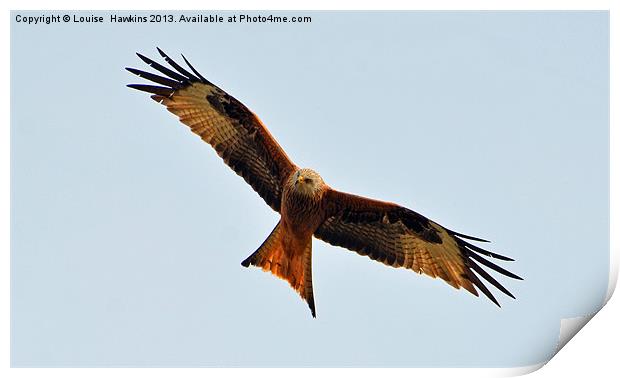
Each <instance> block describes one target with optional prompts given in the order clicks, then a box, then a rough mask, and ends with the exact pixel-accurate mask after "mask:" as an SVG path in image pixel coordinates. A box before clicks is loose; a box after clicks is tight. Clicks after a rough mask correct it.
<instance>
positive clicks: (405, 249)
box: [314, 188, 521, 306]
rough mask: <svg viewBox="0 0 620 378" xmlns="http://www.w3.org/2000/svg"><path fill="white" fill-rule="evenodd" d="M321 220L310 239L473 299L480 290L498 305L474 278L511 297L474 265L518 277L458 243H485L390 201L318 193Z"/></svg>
mask: <svg viewBox="0 0 620 378" xmlns="http://www.w3.org/2000/svg"><path fill="white" fill-rule="evenodd" d="M324 204H325V208H326V211H327V218H326V219H325V221H324V222H323V224H322V225H321V226H319V228H318V229H317V230H316V232H315V233H314V236H316V237H317V238H318V239H321V240H323V241H326V242H328V243H329V244H332V245H336V246H340V247H344V248H347V249H350V250H352V251H355V252H357V253H359V254H360V255H364V256H368V257H370V258H371V259H373V260H377V261H379V262H382V263H384V264H386V265H389V266H393V267H404V268H407V269H411V270H414V271H416V272H418V273H424V274H427V275H429V276H431V277H439V278H441V279H443V280H444V281H446V282H447V283H448V284H450V285H451V286H453V287H455V288H457V289H459V288H461V287H462V288H465V289H466V290H467V291H469V292H471V293H472V294H474V295H476V296H478V292H477V291H476V288H478V289H480V290H481V291H482V292H483V293H484V294H485V295H486V296H487V297H488V298H489V299H490V300H491V301H493V303H495V304H496V305H498V306H499V302H498V301H497V300H496V299H495V297H494V296H493V294H492V293H491V291H490V290H489V289H488V288H487V287H486V285H485V284H484V283H483V281H482V280H481V279H480V278H479V277H478V276H477V275H480V277H482V278H483V279H484V280H486V281H487V282H489V283H490V284H492V285H493V286H495V287H496V288H497V289H499V290H500V291H501V292H503V293H504V294H506V295H508V296H510V297H512V298H514V296H513V295H512V294H511V293H510V292H509V291H508V290H507V289H506V288H505V287H504V286H502V284H500V283H499V282H497V280H495V278H493V277H492V276H491V275H490V274H489V273H488V272H487V271H486V270H484V269H482V267H481V266H480V265H478V263H480V264H482V265H484V266H486V267H487V268H490V269H491V270H494V271H495V272H498V273H501V274H503V275H505V276H508V277H511V278H514V279H521V277H519V276H517V275H515V274H513V273H511V272H509V271H507V270H506V269H504V268H501V267H500V266H498V265H495V264H494V263H492V262H491V261H488V260H486V259H484V258H483V257H482V256H480V255H485V256H488V257H492V258H496V259H499V260H505V261H512V259H511V258H508V257H505V256H502V255H498V254H496V253H492V252H489V251H486V250H484V249H482V248H480V247H477V246H475V245H473V244H471V243H469V242H467V241H465V240H463V239H471V240H477V241H486V240H482V239H478V238H474V237H471V236H467V235H463V234H459V233H457V232H454V231H452V230H448V229H446V228H444V227H442V226H440V225H439V224H437V223H435V222H433V221H431V220H430V219H428V218H426V217H424V216H422V215H420V214H418V213H416V212H415V211H412V210H409V209H407V208H405V207H402V206H399V205H397V204H394V203H389V202H383V201H377V200H373V199H370V198H364V197H360V196H356V195H353V194H348V193H343V192H339V191H336V190H333V189H331V188H329V189H328V190H327V192H326V193H325V194H324Z"/></svg>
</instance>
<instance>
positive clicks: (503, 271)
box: [467, 253, 523, 280]
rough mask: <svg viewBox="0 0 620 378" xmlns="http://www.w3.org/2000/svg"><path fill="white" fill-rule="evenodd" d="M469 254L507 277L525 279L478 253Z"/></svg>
mask: <svg viewBox="0 0 620 378" xmlns="http://www.w3.org/2000/svg"><path fill="white" fill-rule="evenodd" d="M467 255H468V256H469V257H471V258H472V259H474V260H476V261H478V262H479V263H481V264H482V265H485V266H487V267H488V268H491V269H493V270H494V271H496V272H498V273H501V274H503V275H504V276H507V277H510V278H513V279H515V280H523V278H521V277H519V276H517V275H516V274H514V273H512V272H509V271H507V270H506V269H504V268H502V267H501V266H499V265H496V264H494V263H492V262H490V261H488V260H486V259H485V258H483V257H481V256H478V255H477V254H475V253H468V254H467Z"/></svg>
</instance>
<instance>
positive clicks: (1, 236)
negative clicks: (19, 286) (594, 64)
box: [0, 0, 620, 377]
mask: <svg viewBox="0 0 620 378" xmlns="http://www.w3.org/2000/svg"><path fill="white" fill-rule="evenodd" d="M3 3H4V4H7V5H8V7H7V12H6V13H5V17H3V18H2V19H1V21H0V22H1V25H2V28H1V30H2V38H1V43H2V48H3V51H5V52H7V51H10V17H8V16H9V13H8V12H9V10H10V9H24V10H27V9H69V10H74V9H75V10H77V9H87V10H91V9H92V10H108V9H118V10H128V9H134V10H145V9H215V10H233V9H240V10H242V9H245V10H261V9H286V10H311V9H325V10H340V9H366V10H375V9H386V10H402V9H418V10H562V9H565V10H609V11H610V18H611V20H610V21H611V39H610V42H611V46H610V48H611V51H610V57H611V65H610V66H611V67H612V68H613V67H617V66H618V63H619V62H620V61H619V60H618V46H617V41H618V40H619V38H618V27H616V25H615V24H614V23H615V22H617V20H619V19H620V18H619V17H618V14H620V11H619V6H618V5H617V4H616V3H617V2H616V1H613V0H607V1H603V0H598V1H597V0H590V1H585V0H584V1H577V0H572V1H571V0H555V1H554V0H538V1H533V0H522V1H507V0H506V1H499V0H496V1H492V0H486V1H483V0H478V1H471V0H470V1H463V0H461V1H458V0H452V1H449V0H444V1H441V0H435V1H431V0H427V1H422V0H418V1H416V0H412V1H408V2H405V1H392V0H382V1H380V2H376V1H375V2H371V1H361V0H358V1H355V2H347V1H340V0H315V1H296V2H287V1H275V0H270V1H261V2H253V1H247V0H246V1H241V0H237V1H235V0H231V1H191V0H175V1H174V2H170V1H164V0H151V1H149V2H148V3H147V2H142V3H140V2H137V1H130V0H108V1H105V2H103V1H99V2H97V3H89V4H88V7H85V6H84V2H83V1H76V0H73V1H70V0H65V1H54V2H53V4H51V3H52V2H50V1H40V0H39V1H14V0H9V1H5V2H3ZM172 5H173V6H172ZM352 6H354V8H352ZM4 56H5V59H2V60H1V63H0V64H1V65H2V68H3V72H5V76H4V77H5V80H4V84H5V90H4V91H3V92H2V99H3V101H2V102H1V104H2V105H1V106H2V113H1V114H2V115H3V116H4V120H5V122H4V123H3V125H4V126H3V127H2V129H1V131H0V133H1V134H0V135H1V139H0V169H1V170H2V175H1V176H0V177H2V180H3V181H2V184H3V185H0V197H1V198H2V201H0V210H1V211H2V214H3V215H4V216H3V217H2V218H0V243H1V244H0V245H1V246H2V260H3V261H2V263H0V306H1V311H0V336H1V337H0V376H3V377H22V376H32V375H44V376H46V377H48V376H49V377H72V376H83V375H85V374H86V375H87V376H92V377H100V376H107V375H109V374H114V375H115V376H120V377H136V376H148V377H163V376H168V375H171V374H174V375H175V376H181V377H182V376H203V375H204V374H209V375H212V374H214V375H217V376H224V377H226V376H237V375H241V374H243V375H245V374H252V375H257V376H259V377H260V376H267V375H269V376H270V377H271V376H290V375H292V374H295V375H296V376H301V377H304V376H310V375H313V376H314V375H315V374H339V375H340V374H349V373H350V374H352V375H353V374H354V375H355V376H358V375H361V376H362V377H364V376H371V375H372V376H374V375H376V374H380V375H385V374H388V375H390V376H407V377H409V376H411V375H413V374H422V376H424V377H426V376H431V377H435V376H452V375H453V374H456V373H458V375H459V376H474V377H480V376H506V375H519V374H525V373H528V372H531V371H534V370H536V369H538V367H540V366H530V367H523V368H515V369H414V370H412V369H372V370H364V369H348V370H346V371H343V370H340V369H338V370H337V369H311V370H303V369H210V370H209V371H207V372H205V371H204V370H202V369H165V370H164V369H88V370H87V371H86V370H85V369H9V364H10V359H9V352H10V339H9V332H10V323H9V299H10V297H9V294H10V287H9V284H10V281H9V268H10V264H9V243H10V241H9V235H10V233H9V223H10V218H9V207H10V193H9V164H10V161H9V157H10V153H9V151H10V128H9V125H10V112H9V110H10V102H9V101H10V92H9V90H8V87H7V85H8V83H10V70H9V59H8V54H5V55H4ZM610 79H611V83H610V84H611V86H610V91H611V93H610V111H611V114H610V124H611V130H610V141H617V140H618V138H619V137H620V134H619V133H618V125H617V111H616V110H615V109H617V108H618V102H617V89H618V84H619V82H618V80H619V79H618V75H616V74H615V71H614V70H613V69H612V70H611V77H610ZM616 144H617V142H616ZM610 153H611V166H610V169H611V172H610V180H611V181H610V185H611V188H610V193H611V198H610V205H611V214H610V216H611V219H610V229H611V230H610V231H611V232H610V237H611V240H610V247H611V261H610V282H609V288H608V294H607V299H608V300H609V298H611V295H612V294H613V291H614V289H615V286H616V281H617V277H618V261H619V258H618V255H619V250H618V236H617V234H614V233H613V230H617V229H618V217H617V214H618V200H617V195H614V193H618V190H619V189H620V187H619V186H618V173H619V171H618V168H620V165H619V164H618V162H619V160H618V159H619V156H620V155H619V152H618V150H617V149H614V148H610ZM617 302H618V300H614V301H612V304H610V305H608V306H606V308H604V309H603V310H602V311H601V313H602V315H600V318H601V319H599V315H597V316H596V318H595V319H596V320H594V322H593V323H597V324H592V325H588V326H587V327H586V328H585V330H584V331H582V332H581V333H580V335H578V336H577V337H576V338H577V341H574V342H573V343H569V345H568V346H567V347H566V348H565V349H563V351H562V352H561V353H560V354H559V355H558V356H557V357H554V359H553V361H556V360H557V362H553V363H551V364H550V365H551V366H549V367H548V368H546V369H542V370H541V371H539V372H537V373H535V374H539V375H540V374H543V375H545V374H547V375H549V374H553V375H552V376H556V375H557V376H566V374H569V375H570V376H572V375H573V374H574V373H577V372H580V371H581V372H582V373H584V374H585V373H588V374H589V375H592V373H596V372H598V374H594V375H595V376H611V375H612V374H611V373H612V372H616V373H617V371H618V368H617V367H616V365H615V359H616V358H617V357H616V356H615V355H614V356H612V354H611V351H613V350H617V349H616V346H615V341H616V338H617V337H618V335H619V332H618V329H619V328H618V326H617V321H616V319H620V312H619V310H618V307H619V306H618V304H617ZM590 328H592V329H591V330H590ZM582 334H583V335H582ZM577 343H580V344H579V345H574V346H572V345H570V344H577ZM605 356H606V357H605ZM250 370H251V371H250ZM604 372H605V373H606V374H604V375H603V373H604Z"/></svg>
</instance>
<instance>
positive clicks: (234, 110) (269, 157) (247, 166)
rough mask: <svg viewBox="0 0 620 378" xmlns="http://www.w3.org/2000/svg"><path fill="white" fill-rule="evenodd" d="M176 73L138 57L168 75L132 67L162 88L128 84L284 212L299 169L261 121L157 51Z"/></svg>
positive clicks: (197, 76)
mask: <svg viewBox="0 0 620 378" xmlns="http://www.w3.org/2000/svg"><path fill="white" fill-rule="evenodd" d="M157 50H158V51H159V53H160V54H161V56H162V57H163V58H164V59H165V60H166V62H168V64H169V65H170V66H171V67H172V68H173V69H174V70H172V69H170V68H167V67H164V66H162V65H161V64H159V63H157V62H155V61H153V60H151V59H149V58H147V57H145V56H143V55H141V54H138V57H140V59H142V60H143V61H144V62H145V63H146V64H148V65H149V66H151V68H153V69H155V70H156V71H159V72H160V73H162V74H163V75H164V76H160V75H155V74H153V73H149V72H144V71H140V70H137V69H134V68H127V70H128V71H129V72H131V73H133V74H136V75H138V76H140V77H142V78H144V79H147V80H150V81H151V82H153V83H155V84H159V85H145V84H129V85H128V87H131V88H134V89H137V90H140V91H144V92H148V93H152V94H153V95H152V96H151V98H152V99H153V100H155V101H157V102H159V103H161V104H163V105H165V106H166V107H167V108H168V110H169V111H171V112H172V113H174V114H176V115H177V116H179V119H180V120H181V122H183V123H184V124H186V125H187V126H189V127H190V128H191V130H192V131H193V132H194V133H195V134H197V135H199V136H200V137H201V138H202V139H203V140H204V141H205V142H207V143H209V144H210V145H211V146H213V148H215V151H216V152H217V154H218V155H219V156H220V157H221V158H222V159H224V162H225V163H226V164H227V165H228V166H229V167H231V168H232V169H233V170H234V171H235V172H236V173H237V174H238V175H240V176H241V177H243V179H244V180H245V181H246V182H247V183H248V184H250V185H251V186H252V188H254V190H255V191H256V192H258V194H259V195H260V196H261V197H262V198H263V199H264V200H265V202H267V204H268V205H269V206H271V208H272V209H274V210H275V211H278V212H279V211H280V202H281V197H282V188H283V184H284V181H285V180H286V178H287V177H288V176H289V175H290V174H291V173H292V172H294V171H295V170H296V169H297V168H296V166H295V164H293V162H291V160H290V159H289V158H288V156H286V153H285V152H284V150H282V148H281V147H280V145H278V143H277V142H276V140H275V139H274V138H273V136H271V134H270V133H269V131H268V130H267V128H266V127H265V126H264V125H263V124H262V122H261V121H260V120H259V119H258V117H257V116H256V115H255V114H254V113H252V112H251V111H250V110H249V109H248V108H246V107H245V106H244V105H243V104H242V103H241V102H239V101H238V100H237V99H235V98H234V97H232V96H230V95H229V94H228V93H226V92H224V91H223V90H221V89H220V88H218V87H217V86H215V85H213V84H212V83H211V82H209V81H208V80H207V79H205V78H204V77H203V76H202V75H200V74H199V73H198V72H197V71H196V70H195V69H194V67H192V65H191V64H190V63H189V62H188V61H187V60H186V59H185V57H183V60H185V63H186V64H187V66H188V67H189V69H190V70H191V71H192V72H189V71H188V70H186V69H185V68H183V67H181V66H180V65H179V64H177V63H176V62H174V61H173V60H172V59H170V58H169V57H168V56H167V55H166V54H165V53H164V52H163V51H161V50H160V49H157Z"/></svg>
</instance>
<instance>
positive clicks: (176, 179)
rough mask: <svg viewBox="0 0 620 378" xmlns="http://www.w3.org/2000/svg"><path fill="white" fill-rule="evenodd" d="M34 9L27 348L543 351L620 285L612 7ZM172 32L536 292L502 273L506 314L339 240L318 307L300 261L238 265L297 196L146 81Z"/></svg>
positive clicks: (313, 161)
mask: <svg viewBox="0 0 620 378" xmlns="http://www.w3.org/2000/svg"><path fill="white" fill-rule="evenodd" d="M115 13H118V14H120V13H122V12H115ZM186 13H188V12H186ZM190 13H196V12H190ZM204 13H208V12H204ZM218 13H219V14H225V15H228V14H227V13H224V12H218ZM234 13H235V14H238V13H248V12H234ZM16 14H17V13H12V16H11V17H12V18H13V24H12V29H11V75H12V81H11V85H12V86H11V100H12V103H11V110H12V112H11V114H12V125H11V126H12V130H11V137H12V141H11V142H12V162H11V164H12V172H11V174H12V176H11V183H12V188H11V192H12V193H11V195H12V213H11V216H12V224H11V231H12V240H11V242H12V254H11V264H12V266H11V268H12V269H11V272H12V275H11V284H12V286H11V294H12V295H11V322H12V327H11V331H12V332H11V338H12V339H11V347H12V348H11V358H12V364H13V366H520V365H528V364H534V363H538V362H541V361H543V360H546V359H548V358H549V357H550V356H551V355H552V354H553V351H554V348H555V345H556V344H557V338H558V332H559V320H560V318H563V317H573V316H578V315H582V314H585V313H590V312H592V311H595V310H596V309H598V308H599V307H600V306H601V304H602V301H603V299H604V296H605V293H606V290H607V283H608V271H609V268H608V263H609V241H608V236H609V235H608V229H609V210H608V209H609V191H608V186H609V185H608V184H609V178H608V171H609V162H608V161H609V148H608V142H609V139H608V131H609V117H608V114H609V96H608V94H609V84H608V83H609V63H608V62H609V50H608V47H609V36H608V35H609V22H608V20H609V16H608V13H607V12H537V13H527V12H504V13H501V12H453V13H441V12H409V13H390V12H381V13H370V12H358V13H350V12H343V13H328V12H325V13H322V12H311V13H300V12H295V13H291V14H288V15H289V16H291V15H299V14H301V15H311V16H312V23H309V24H277V25H276V24H273V25H272V24H246V25H241V24H184V25H180V24H167V25H163V24H110V23H108V22H106V23H104V24H97V25H75V24H64V23H63V24H52V25H30V26H29V25H25V24H17V23H15V17H14V16H15V15H16ZM19 14H28V12H19ZM30 14H32V15H39V14H41V12H32V13H30ZM97 14H101V15H103V16H104V17H105V18H106V20H107V18H108V14H107V13H105V12H97ZM127 14H129V13H127ZM131 14H145V13H137V12H132V13H131ZM262 14H268V12H262ZM274 14H280V13H274ZM283 14H284V13H283ZM155 46H159V47H161V48H163V49H164V51H166V52H168V53H169V54H170V55H171V56H173V57H179V56H180V54H181V53H183V54H185V56H187V57H188V58H189V59H190V61H191V62H192V64H193V65H194V67H196V68H197V69H198V70H199V71H200V72H201V73H202V74H203V75H204V76H205V77H207V78H208V79H209V80H211V81H213V82H214V83H216V84H218V85H220V86H221V87H222V88H224V89H225V90H227V91H228V92H229V93H231V94H232V95H234V96H235V97H237V98H238V99H239V100H241V101H242V102H243V103H245V104H246V105H247V106H248V107H250V109H252V110H253V111H255V112H256V113H257V114H258V115H259V116H260V117H261V118H262V120H263V121H264V123H265V124H266V125H268V127H269V128H270V130H271V131H272V133H273V134H274V135H275V137H276V138H277V139H278V141H279V142H280V144H281V145H282V146H283V147H284V148H285V149H286V151H287V153H288V154H289V156H290V157H291V158H292V159H293V160H294V161H295V162H296V163H297V164H298V165H300V166H307V167H312V168H314V169H316V170H317V171H318V172H320V173H321V174H322V176H323V177H324V179H325V180H326V181H327V183H328V184H330V185H331V186H333V187H335V188H338V189H340V190H346V191H351V192H354V193H357V194H361V195H365V196H369V197H375V198H379V199H384V200H389V201H394V202H398V203H400V204H402V205H404V206H407V207H409V208H411V209H413V210H416V211H418V212H420V213H422V214H424V215H426V216H428V217H430V218H431V219H433V220H435V221H437V222H439V223H441V224H443V225H445V226H447V227H450V228H452V229H455V230H457V231H460V232H463V233H467V234H471V235H476V236H480V237H484V238H487V239H490V240H492V241H493V243H492V244H490V245H489V248H491V249H492V250H494V251H497V252H499V253H502V254H505V255H508V256H511V257H513V258H515V259H516V261H515V262H513V263H506V264H503V266H504V267H506V268H509V269H510V270H511V271H514V272H515V273H517V274H519V275H521V276H523V277H524V278H525V280H524V281H513V280H510V279H503V277H499V278H500V279H501V282H503V283H504V284H505V285H506V286H507V287H508V288H509V289H510V290H511V291H512V292H513V293H514V294H515V295H516V297H517V300H511V299H510V298H507V297H505V296H503V295H501V293H499V292H497V291H495V292H494V293H497V297H498V299H499V300H500V302H501V303H502V306H503V307H502V308H501V309H498V308H497V307H495V306H494V305H493V304H492V303H491V302H490V301H488V300H486V299H485V298H475V297H473V296H471V295H470V294H468V293H467V292H465V291H456V290H454V289H453V288H451V287H450V286H448V285H447V284H445V283H443V282H441V281H440V280H433V279H430V278H428V277H426V276H419V275H417V274H416V273H414V272H412V271H408V270H403V269H392V268H388V267H386V266H383V265H381V264H378V263H376V262H373V261H370V260H369V259H367V258H365V257H361V256H359V255H357V254H355V253H353V252H349V251H347V250H344V249H341V248H336V247H332V246H329V245H327V244H324V243H322V242H320V241H315V242H314V244H313V248H314V255H313V273H314V288H315V299H316V307H317V319H312V318H311V316H310V313H309V311H308V308H307V306H306V305H305V304H304V303H303V302H302V301H301V300H300V299H299V298H298V297H297V294H296V293H295V292H293V291H292V290H291V289H290V288H289V287H288V285H287V284H286V283H285V282H284V281H281V280H278V279H276V278H274V277H272V276H271V275H268V274H265V273H263V272H261V271H260V270H258V269H246V268H243V267H241V265H240V262H241V261H242V260H243V259H244V258H246V257H247V256H248V255H249V254H250V253H252V252H253V251H254V250H255V249H256V248H257V247H258V246H259V245H260V243H261V242H262V241H263V240H264V239H265V238H266V237H267V235H268V233H269V231H271V229H272V228H273V226H274V225H275V223H276V222H277V220H278V215H277V214H276V213H274V212H273V211H272V210H271V209H269V208H268V207H267V206H266V205H265V204H264V202H263V201H262V200H261V199H260V198H259V197H258V196H257V195H256V194H255V193H254V192H253V191H252V190H251V188H250V187H249V186H248V185H246V184H245V183H244V182H243V180H242V179H241V178H239V177H238V176H236V175H235V174H234V173H233V172H232V171H231V170H230V169H229V168H227V167H226V166H225V165H224V164H223V163H222V162H221V160H220V159H219V158H218V157H217V156H216V154H215V152H214V151H212V149H211V148H210V147H209V146H208V145H206V144H204V143H203V142H201V141H200V140H199V139H198V138H197V137H195V136H194V135H193V134H191V133H190V132H189V131H188V129H187V128H186V127H184V126H183V125H181V124H180V123H179V122H178V121H177V120H176V118H175V117H174V116H173V115H172V114H170V113H168V112H167V111H165V109H163V107H161V106H159V105H157V104H156V103H154V102H153V101H151V100H150V99H149V98H148V96H146V95H145V94H142V93H138V92H136V91H132V90H130V89H128V88H126V87H125V84H127V83H131V82H137V81H138V82H139V80H136V79H135V78H134V77H132V75H131V74H129V73H128V72H126V71H125V70H124V67H126V66H130V67H136V68H144V67H145V66H144V65H143V64H142V63H141V62H140V61H139V59H138V58H137V57H136V56H135V55H134V53H135V52H136V51H139V52H142V53H144V54H145V55H147V56H150V57H152V58H156V57H157V53H156V50H155Z"/></svg>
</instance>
